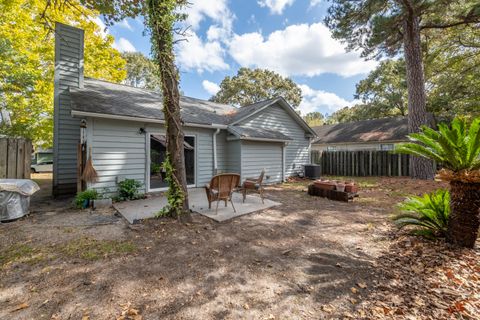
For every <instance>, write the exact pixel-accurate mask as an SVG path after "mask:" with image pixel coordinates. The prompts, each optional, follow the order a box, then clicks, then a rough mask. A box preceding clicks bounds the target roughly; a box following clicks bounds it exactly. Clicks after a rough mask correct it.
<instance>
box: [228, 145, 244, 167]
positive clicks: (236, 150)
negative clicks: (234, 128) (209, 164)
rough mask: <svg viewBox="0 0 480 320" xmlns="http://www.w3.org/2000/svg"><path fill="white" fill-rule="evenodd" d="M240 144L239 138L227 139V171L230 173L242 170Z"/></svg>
mask: <svg viewBox="0 0 480 320" xmlns="http://www.w3.org/2000/svg"><path fill="white" fill-rule="evenodd" d="M241 148H242V144H241V141H240V140H233V141H228V144H227V154H228V156H227V171H228V172H231V173H240V174H241V172H242V169H241V167H242V165H241V159H242V152H241V150H242V149H241Z"/></svg>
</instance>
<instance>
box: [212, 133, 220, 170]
mask: <svg viewBox="0 0 480 320" xmlns="http://www.w3.org/2000/svg"><path fill="white" fill-rule="evenodd" d="M219 133H220V129H217V130H215V132H214V133H213V174H214V175H216V174H217V171H218V164H217V135H218V134H219Z"/></svg>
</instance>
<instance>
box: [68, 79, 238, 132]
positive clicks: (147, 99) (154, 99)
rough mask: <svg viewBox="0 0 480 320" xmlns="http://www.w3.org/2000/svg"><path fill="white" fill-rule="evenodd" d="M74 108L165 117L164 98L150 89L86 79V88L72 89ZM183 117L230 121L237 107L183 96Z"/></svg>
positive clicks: (205, 121)
mask: <svg viewBox="0 0 480 320" xmlns="http://www.w3.org/2000/svg"><path fill="white" fill-rule="evenodd" d="M70 97H71V99H72V110H76V111H83V112H92V113H102V114H111V115H120V116H128V117H138V118H150V119H157V120H163V119H164V116H163V111H162V97H161V96H160V95H159V94H157V93H155V92H153V91H149V90H144V89H140V88H134V87H131V86H126V85H120V84H115V83H110V82H106V81H101V80H96V79H90V78H85V81H84V88H82V89H78V88H70ZM180 106H181V108H182V119H183V121H185V122H187V123H196V124H206V125H209V124H227V123H228V122H229V119H230V117H229V115H231V114H232V113H235V112H237V110H238V109H237V108H235V107H233V106H229V105H225V104H220V103H215V102H210V101H205V100H199V99H195V98H190V97H184V96H182V97H181V98H180Z"/></svg>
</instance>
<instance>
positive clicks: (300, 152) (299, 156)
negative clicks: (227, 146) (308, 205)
mask: <svg viewBox="0 0 480 320" xmlns="http://www.w3.org/2000/svg"><path fill="white" fill-rule="evenodd" d="M242 125H244V126H248V127H252V128H265V129H268V130H278V131H280V132H282V133H283V134H285V135H287V136H289V137H290V138H292V139H293V141H290V142H289V144H288V145H287V146H286V150H285V155H286V157H285V167H286V168H285V176H286V177H288V176H291V175H293V174H294V173H295V172H300V171H302V170H303V169H302V165H303V164H307V163H310V147H309V146H310V139H308V138H305V130H304V129H303V128H302V127H301V126H300V125H299V124H298V123H297V122H296V121H295V120H294V119H293V118H292V117H291V116H290V114H289V113H288V112H287V111H285V109H283V107H281V106H280V105H277V104H274V105H272V106H269V107H268V108H266V109H265V110H263V111H262V112H260V113H259V114H257V115H255V116H254V117H252V118H251V119H247V120H245V121H244V122H243V123H242Z"/></svg>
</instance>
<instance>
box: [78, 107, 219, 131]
mask: <svg viewBox="0 0 480 320" xmlns="http://www.w3.org/2000/svg"><path fill="white" fill-rule="evenodd" d="M71 114H72V117H94V118H102V119H113V120H126V121H138V122H147V123H159V124H165V120H160V119H152V118H140V117H130V116H121V115H114V114H107V113H96V112H86V111H77V110H72V112H71ZM183 126H184V127H193V128H207V129H212V128H213V129H227V127H228V126H227V125H224V124H216V123H212V124H199V123H190V122H185V123H184V124H183Z"/></svg>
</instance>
